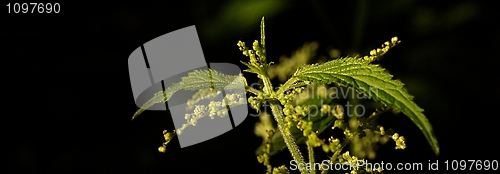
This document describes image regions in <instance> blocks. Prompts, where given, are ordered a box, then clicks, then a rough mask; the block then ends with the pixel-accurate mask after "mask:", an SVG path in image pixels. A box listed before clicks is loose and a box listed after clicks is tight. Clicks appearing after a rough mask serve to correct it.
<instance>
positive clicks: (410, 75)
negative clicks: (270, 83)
mask: <svg viewBox="0 0 500 174" xmlns="http://www.w3.org/2000/svg"><path fill="white" fill-rule="evenodd" d="M60 4H61V12H60V13H59V14H7V10H6V9H7V7H6V6H4V10H2V12H1V13H2V17H3V18H2V19H3V20H2V22H1V23H2V25H1V30H2V33H1V36H2V37H1V41H2V42H3V44H2V45H3V46H2V56H1V61H0V62H1V67H2V69H1V71H2V73H1V76H2V82H1V84H2V89H4V90H3V91H4V92H3V97H2V99H3V101H4V102H3V107H2V114H1V115H2V117H3V119H2V121H0V123H2V126H1V127H2V129H3V130H2V141H0V142H1V143H2V144H3V145H2V146H3V147H4V149H3V150H4V151H5V152H6V153H5V155H4V154H2V157H3V160H4V162H3V163H2V164H5V166H6V167H2V170H5V171H6V172H8V173H124V172H127V173H201V172H203V173H215V172H217V173H242V172H246V173H264V171H265V167H264V166H262V165H261V164H259V163H258V162H257V159H256V157H255V155H254V150H255V149H256V148H257V147H258V145H259V144H260V142H261V139H260V138H258V137H256V136H254V134H253V127H254V124H255V122H256V121H258V118H255V117H248V118H247V119H246V120H245V121H244V122H243V123H242V125H240V126H238V127H237V128H235V129H234V130H232V131H230V132H228V133H226V134H224V135H222V136H219V137H217V138H215V139H213V140H210V141H207V142H204V143H202V144H198V145H195V146H192V147H188V148H183V149H180V148H179V145H178V142H177V140H176V139H174V141H172V143H171V144H170V145H169V146H168V147H167V153H165V154H162V153H158V151H157V148H158V147H159V146H160V145H161V143H162V142H163V137H162V133H161V132H162V130H164V129H168V130H172V129H173V128H174V127H173V123H172V120H171V119H170V118H169V116H168V115H167V113H166V112H153V111H147V112H145V113H144V114H143V115H141V116H140V117H139V118H137V119H136V120H134V121H131V120H130V118H131V116H132V115H133V113H134V112H135V111H136V109H138V108H137V107H136V106H135V104H134V99H133V97H132V93H131V86H130V83H129V77H128V76H129V74H128V64H127V59H128V56H129V55H130V53H131V52H132V51H133V50H134V49H135V48H137V47H138V46H140V45H141V44H143V43H145V42H147V41H149V40H151V39H154V38H156V37H158V36H161V35H163V34H166V33H168V32H170V31H174V30H176V29H179V28H183V27H186V26H190V25H196V27H197V29H198V32H199V36H200V41H201V44H202V47H203V51H204V54H205V57H206V58H207V60H208V61H210V62H217V61H224V62H230V63H235V64H238V65H241V64H239V61H240V60H245V59H246V58H245V57H244V56H243V55H241V53H240V52H239V50H238V48H237V46H236V43H237V41H238V40H239V39H242V40H243V41H246V42H247V43H248V44H249V43H251V41H252V40H254V39H257V38H258V37H259V20H260V18H261V17H262V16H266V25H267V31H266V32H267V40H266V42H267V43H266V44H267V47H268V57H270V59H273V60H274V61H278V58H279V56H281V55H288V56H289V55H290V54H291V52H292V51H293V50H295V49H297V48H298V47H300V46H301V45H302V44H303V43H304V42H309V41H318V42H319V44H320V48H319V49H318V51H319V52H318V54H322V55H326V54H327V48H330V47H333V48H337V49H340V50H341V51H342V52H341V53H342V55H343V56H345V55H347V54H349V53H359V54H362V55H366V54H368V52H369V50H370V49H372V48H377V47H379V46H380V44H381V43H383V42H384V41H386V40H388V39H390V38H391V37H393V36H398V37H399V38H400V39H401V40H402V43H401V45H399V46H397V47H395V48H394V49H392V50H391V51H389V53H388V54H387V55H386V56H385V58H384V59H383V60H381V61H380V62H379V63H380V64H381V65H382V66H383V67H385V68H387V69H388V70H389V71H390V72H391V73H392V74H393V75H394V76H395V78H397V79H400V80H402V81H403V82H404V83H405V84H406V87H407V89H408V90H409V92H410V94H412V95H414V96H415V99H414V100H415V101H416V103H417V104H419V106H421V107H422V108H424V109H425V114H426V116H427V117H428V119H429V120H430V122H431V123H432V125H433V126H434V128H435V132H436V136H437V138H438V141H439V143H440V147H441V154H440V156H439V157H436V156H435V155H434V154H433V153H432V150H431V148H430V147H429V145H428V143H427V142H426V140H425V138H424V136H423V135H422V134H421V132H420V130H419V129H418V128H417V127H416V126H415V125H414V124H413V123H412V122H411V121H410V120H409V119H408V118H407V117H405V116H404V115H401V114H399V115H394V116H387V117H385V118H382V120H381V123H382V124H384V125H385V126H386V127H392V128H395V130H396V131H398V132H399V133H400V134H402V135H404V136H405V137H406V139H407V145H408V148H407V149H406V150H403V151H400V150H394V149H393V148H394V145H391V143H388V145H384V146H381V148H380V151H379V152H378V158H377V160H378V161H386V162H388V161H389V162H402V161H406V162H422V163H424V164H426V163H427V161H428V160H436V159H439V160H440V162H441V163H440V164H443V163H442V162H443V161H444V160H447V159H448V160H468V159H475V160H486V159H489V160H493V159H498V156H497V155H496V154H497V153H498V147H497V145H496V143H495V141H496V139H497V133H498V129H496V127H495V126H496V124H497V120H498V119H497V118H498V116H499V114H498V109H497V108H498V104H499V103H498V97H499V96H500V95H499V94H500V93H499V89H500V86H499V84H498V83H497V82H498V78H497V74H498V73H497V72H496V70H497V69H498V68H497V64H496V63H497V62H498V61H497V60H498V59H499V58H498V55H497V54H498V53H497V52H496V51H498V50H499V48H500V47H499V44H498V43H499V42H500V34H499V32H498V31H500V28H499V25H498V22H499V19H500V18H498V17H499V13H498V12H497V10H498V9H497V6H496V5H495V3H494V2H493V1H492V2H491V3H480V2H477V1H465V0H459V1H439V2H434V1H404V2H403V1H397V0H392V1H363V0H358V1H310V2H307V3H305V2H304V3H297V2H292V1H283V2H277V1H276V2H260V1H255V2H254V1H236V2H232V1H210V2H203V3H202V2H195V1H190V0H184V1H175V2H164V3H140V2H136V3H121V2H120V3H118V2H117V3H114V4H102V3H90V2H87V3H83V2H82V3H60ZM241 67H242V68H244V67H243V66H241ZM251 76H252V75H251V74H249V77H251ZM255 80H256V78H248V81H255ZM291 159H292V158H291V156H290V155H289V154H288V152H284V153H282V154H280V155H278V156H277V157H276V158H274V159H273V161H272V162H273V164H274V165H275V166H278V165H282V164H288V162H289V160H291ZM175 171H177V172H175ZM440 172H445V171H444V166H440ZM2 173H3V172H2Z"/></svg>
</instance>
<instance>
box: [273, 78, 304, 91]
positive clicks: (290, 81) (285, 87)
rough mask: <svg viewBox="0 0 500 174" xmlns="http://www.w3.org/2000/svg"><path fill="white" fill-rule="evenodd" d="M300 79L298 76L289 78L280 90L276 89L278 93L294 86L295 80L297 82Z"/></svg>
mask: <svg viewBox="0 0 500 174" xmlns="http://www.w3.org/2000/svg"><path fill="white" fill-rule="evenodd" d="M298 80H299V79H297V78H295V77H292V78H290V79H288V80H287V81H286V82H285V84H283V86H281V87H280V88H279V89H278V91H276V94H282V93H284V92H285V91H286V90H288V89H290V88H291V87H292V86H293V84H294V83H295V82H297V81H298Z"/></svg>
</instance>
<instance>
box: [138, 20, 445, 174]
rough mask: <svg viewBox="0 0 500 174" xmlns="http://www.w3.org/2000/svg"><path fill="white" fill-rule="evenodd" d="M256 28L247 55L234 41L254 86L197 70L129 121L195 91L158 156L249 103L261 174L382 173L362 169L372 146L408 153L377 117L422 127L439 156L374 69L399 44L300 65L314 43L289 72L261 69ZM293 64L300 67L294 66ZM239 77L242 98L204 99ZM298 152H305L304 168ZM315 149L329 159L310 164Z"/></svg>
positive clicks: (411, 111)
mask: <svg viewBox="0 0 500 174" xmlns="http://www.w3.org/2000/svg"><path fill="white" fill-rule="evenodd" d="M260 25H261V26H260V29H261V38H260V42H259V41H258V40H255V41H254V42H253V44H252V49H249V48H248V47H247V46H246V44H245V42H242V41H239V42H238V44H237V45H238V47H239V49H240V51H242V52H243V55H245V56H246V57H249V58H250V61H249V62H243V61H242V63H243V64H244V65H246V66H247V67H248V69H246V70H244V71H245V72H249V73H253V74H257V77H258V78H259V79H260V82H259V83H253V84H252V85H250V86H249V85H248V84H247V81H246V79H245V78H244V77H243V76H241V75H225V74H222V73H220V72H218V71H215V70H213V69H207V70H195V71H192V72H190V73H189V74H188V75H187V76H186V77H183V78H182V80H181V81H180V82H179V83H176V84H173V85H172V86H170V87H169V88H167V89H166V90H165V91H160V92H158V93H156V94H155V96H154V97H153V98H151V99H150V100H149V101H148V102H146V103H145V104H144V105H143V106H142V107H141V108H140V109H139V110H138V111H137V112H136V113H135V114H134V116H133V117H132V118H135V117H136V116H138V115H139V114H141V113H142V112H143V111H144V110H146V109H148V108H149V107H151V106H152V105H154V104H156V103H164V102H166V101H168V100H169V99H170V97H171V96H172V95H173V94H174V93H175V92H177V91H180V90H192V91H197V93H196V94H195V95H193V97H192V99H190V100H189V101H187V105H188V109H191V110H192V111H193V112H192V113H191V114H186V115H185V119H186V121H187V123H186V124H184V125H183V126H182V127H181V128H179V129H177V130H174V131H172V132H168V131H164V132H163V134H164V137H165V142H164V143H163V145H162V146H161V147H159V149H158V150H159V151H160V152H165V151H166V145H167V144H168V143H169V142H170V141H171V140H172V139H173V138H174V137H175V136H176V135H180V134H182V131H183V130H184V129H186V128H187V127H188V126H196V123H197V120H198V119H200V118H203V117H206V116H209V117H210V118H212V119H215V117H216V116H218V117H223V116H225V115H227V109H226V108H227V107H228V106H236V105H243V104H247V102H248V103H249V104H250V105H251V106H252V107H253V108H254V109H255V110H256V111H257V112H258V113H260V116H259V117H260V120H261V122H259V123H257V124H256V126H255V134H256V135H259V136H262V137H263V143H262V145H261V147H259V148H258V149H257V151H256V154H257V160H258V161H259V162H260V163H262V164H263V165H264V166H266V167H267V173H273V174H274V173H289V172H290V170H300V172H301V173H303V174H305V173H311V174H315V173H316V172H321V173H328V171H331V170H335V169H336V168H337V167H336V164H343V165H349V166H351V168H350V169H351V173H377V172H382V168H378V169H374V168H369V167H366V166H364V164H363V163H360V160H363V159H365V158H368V159H373V158H374V157H375V150H376V146H377V143H382V144H384V143H386V142H387V141H389V140H391V139H392V140H393V141H394V142H395V144H396V146H395V148H396V149H405V148H406V144H405V137H404V136H400V135H399V134H398V133H394V131H393V130H392V129H387V130H386V129H385V128H384V127H383V126H381V125H378V124H377V122H376V121H377V118H379V116H380V115H381V114H382V113H385V112H387V111H390V110H392V111H396V112H402V113H403V114H405V115H406V116H408V117H409V118H410V119H411V120H412V121H413V122H414V123H415V124H416V125H417V126H418V128H420V130H421V131H422V133H423V134H424V136H425V137H426V139H427V141H428V142H429V144H430V146H431V147H432V149H433V151H434V153H435V154H436V155H438V154H439V146H438V142H437V140H436V137H435V135H434V133H433V129H432V126H431V124H430V123H429V121H428V120H427V118H426V117H425V115H424V114H423V113H422V112H423V109H421V108H420V107H419V106H418V105H417V104H416V103H414V102H413V101H412V100H413V97H412V96H411V95H410V94H408V93H407V92H406V90H404V89H403V85H404V84H403V83H401V82H400V81H397V80H393V79H392V77H393V76H392V75H391V74H389V73H387V72H386V71H385V69H384V68H381V67H379V66H378V65H376V64H373V62H374V61H376V60H378V59H379V58H380V57H381V56H382V55H384V54H385V53H387V51H388V50H389V49H391V48H392V47H394V46H396V45H397V44H399V43H400V41H399V40H398V38H397V37H393V38H392V39H391V40H390V41H387V42H385V43H383V44H382V47H381V48H378V49H374V50H372V51H370V54H369V55H368V56H362V57H360V56H353V57H337V58H334V59H332V60H329V61H326V62H322V63H315V64H309V65H305V63H306V62H307V58H304V57H312V56H311V55H309V54H310V53H311V51H314V50H315V49H316V48H317V45H315V44H314V43H312V44H309V45H305V47H307V48H304V49H303V50H302V52H297V53H296V56H295V57H300V58H294V59H290V61H292V62H295V63H292V64H293V65H291V64H290V62H288V65H286V64H287V62H286V61H282V62H281V64H279V65H273V62H267V56H266V44H265V25H264V17H263V18H262V20H261V24H260ZM297 62H300V63H301V64H302V65H303V66H299V65H300V64H296V63H297ZM271 65H272V66H271ZM293 66H298V67H296V70H295V71H294V72H292V73H290V76H288V77H289V78H288V79H286V78H285V77H286V76H283V75H284V74H286V72H285V71H286V70H290V67H293ZM280 69H281V70H280ZM277 71H282V73H277ZM269 74H272V76H277V75H276V74H279V75H281V77H280V80H282V81H284V83H283V84H281V85H280V86H279V87H274V88H273V86H272V84H271V77H270V75H269ZM237 78H242V79H241V80H240V82H241V81H242V82H243V83H244V86H245V92H244V93H233V94H228V95H226V96H224V98H223V99H222V101H215V100H210V99H211V98H212V97H215V96H217V95H219V94H220V90H221V89H231V88H232V87H233V86H234V87H236V86H237V85H235V84H233V83H235V81H238V80H235V79H237ZM256 84H258V85H256ZM255 86H258V87H255ZM328 87H329V88H328ZM349 90H351V93H350V94H348V92H349ZM346 91H347V92H346ZM247 93H248V94H249V97H248V101H245V99H244V97H243V96H244V95H247ZM348 96H351V97H348ZM212 99H213V98H212ZM342 99H345V100H342ZM360 99H367V100H368V101H370V102H372V103H370V104H364V105H363V104H361V103H363V101H361V100H360ZM201 100H210V104H208V105H197V103H198V102H200V101H201ZM365 102H366V101H365ZM343 103H347V104H343ZM267 106H268V107H270V109H271V113H270V114H271V115H272V116H273V118H274V121H275V124H276V125H277V128H275V126H274V124H273V121H272V119H271V116H270V115H269V113H267V112H261V110H260V109H261V108H264V109H266V108H267ZM365 106H367V107H365ZM368 106H370V107H371V108H370V107H368ZM369 111H372V112H369ZM365 113H371V114H365ZM364 115H367V116H364ZM349 144H351V146H350V148H349V149H350V150H348V145H349ZM299 146H306V149H307V158H308V161H307V162H306V161H305V159H304V155H303V152H301V151H300V149H299ZM284 149H288V150H289V151H290V153H291V155H292V157H293V160H292V161H291V162H290V165H291V166H290V168H287V167H286V166H285V165H281V166H279V167H272V166H271V164H270V157H271V156H272V155H274V154H276V153H278V152H280V151H281V150H284ZM315 150H316V151H320V152H321V153H325V154H327V155H325V156H328V159H324V160H322V161H315V160H316V156H315ZM350 152H351V153H350Z"/></svg>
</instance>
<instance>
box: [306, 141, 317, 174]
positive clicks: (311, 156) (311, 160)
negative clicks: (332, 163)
mask: <svg viewBox="0 0 500 174" xmlns="http://www.w3.org/2000/svg"><path fill="white" fill-rule="evenodd" d="M306 145H307V152H308V153H309V164H311V165H313V164H314V149H313V146H312V145H310V144H309V141H306ZM311 174H316V170H314V169H313V170H311Z"/></svg>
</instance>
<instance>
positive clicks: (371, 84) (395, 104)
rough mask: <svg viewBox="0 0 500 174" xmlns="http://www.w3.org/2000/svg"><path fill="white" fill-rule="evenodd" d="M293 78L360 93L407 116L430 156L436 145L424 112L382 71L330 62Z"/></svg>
mask: <svg viewBox="0 0 500 174" xmlns="http://www.w3.org/2000/svg"><path fill="white" fill-rule="evenodd" d="M294 77H295V78H297V79H300V80H303V81H310V82H313V83H318V84H331V83H338V84H341V85H345V86H347V87H351V88H354V89H356V90H358V91H360V92H362V93H364V94H365V95H366V96H367V97H368V98H371V99H373V100H375V101H379V102H382V103H383V104H385V105H387V106H389V107H392V108H395V109H398V110H400V111H401V112H403V113H404V114H405V115H407V116H408V117H409V118H410V119H411V120H412V121H413V122H414V123H415V124H416V125H417V126H418V127H419V128H420V130H421V131H422V132H423V134H424V135H425V137H426V138H427V140H428V142H429V144H430V145H431V147H432V149H433V150H434V153H435V154H436V155H438V154H439V145H438V142H437V140H436V137H435V135H434V132H433V130H432V126H431V124H430V123H429V121H428V120H427V118H426V117H425V115H424V114H423V113H422V112H423V111H424V110H423V109H422V108H420V107H419V106H418V105H417V104H416V103H415V102H413V96H411V95H410V94H408V93H407V92H406V91H404V90H403V86H404V84H403V83H401V82H399V81H396V80H392V75H391V74H388V73H386V72H385V69H384V68H381V67H379V66H378V65H375V64H370V61H367V60H363V59H361V58H356V57H347V58H340V59H335V60H331V61H329V62H326V63H323V64H313V65H306V66H304V67H302V68H299V69H298V70H297V71H296V72H295V73H294Z"/></svg>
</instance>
